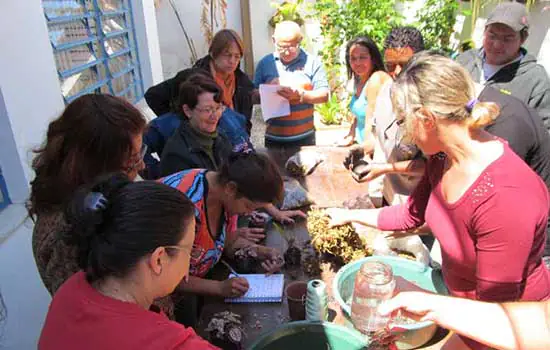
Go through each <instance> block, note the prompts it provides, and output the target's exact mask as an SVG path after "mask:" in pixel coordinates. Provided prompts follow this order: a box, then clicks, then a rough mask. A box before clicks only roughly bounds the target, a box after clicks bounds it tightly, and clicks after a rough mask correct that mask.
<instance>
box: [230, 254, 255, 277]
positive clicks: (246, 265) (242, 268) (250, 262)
mask: <svg viewBox="0 0 550 350" xmlns="http://www.w3.org/2000/svg"><path fill="white" fill-rule="evenodd" d="M257 266H258V261H257V260H256V259H255V258H253V257H251V256H247V257H245V258H238V257H236V258H235V269H236V270H237V272H238V273H243V274H247V273H255V272H256V267H257Z"/></svg>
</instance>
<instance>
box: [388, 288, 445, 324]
mask: <svg viewBox="0 0 550 350" xmlns="http://www.w3.org/2000/svg"><path fill="white" fill-rule="evenodd" d="M437 301H438V298H437V296H436V295H434V294H430V293H424V292H403V293H399V294H397V295H396V296H395V297H394V298H392V299H390V300H388V301H385V302H383V303H382V304H381V305H380V306H379V307H378V312H379V313H380V314H381V315H384V316H386V315H391V314H392V313H394V312H396V311H398V310H401V311H402V312H403V314H404V315H405V316H406V317H409V318H412V319H413V320H416V321H437V313H436V311H435V310H436V308H437Z"/></svg>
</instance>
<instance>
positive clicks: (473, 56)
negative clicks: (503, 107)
mask: <svg viewBox="0 0 550 350" xmlns="http://www.w3.org/2000/svg"><path fill="white" fill-rule="evenodd" d="M521 52H522V54H523V58H522V59H521V60H519V61H516V62H513V63H510V64H509V65H507V66H504V67H502V68H501V69H500V70H499V71H498V72H497V73H495V74H494V75H493V76H492V77H491V78H489V80H488V81H487V82H485V85H488V86H492V87H493V88H495V89H497V90H500V91H501V92H503V93H508V94H511V95H512V96H514V97H516V98H518V99H520V100H522V101H523V102H524V103H525V104H526V105H528V106H529V107H532V108H534V109H535V110H536V111H537V112H538V113H539V115H540V116H541V118H542V120H543V122H544V125H545V127H546V129H547V130H550V79H549V78H548V74H547V72H546V70H545V69H544V67H543V66H541V65H540V64H537V59H536V58H535V57H533V55H530V54H528V53H527V51H526V50H525V49H524V48H521ZM457 61H458V62H459V63H460V64H461V65H462V66H464V68H466V70H467V71H468V72H470V74H471V75H472V78H473V79H474V81H476V82H478V83H479V82H481V74H483V51H482V49H471V50H468V51H466V52H464V53H463V54H461V55H460V56H458V58H457Z"/></svg>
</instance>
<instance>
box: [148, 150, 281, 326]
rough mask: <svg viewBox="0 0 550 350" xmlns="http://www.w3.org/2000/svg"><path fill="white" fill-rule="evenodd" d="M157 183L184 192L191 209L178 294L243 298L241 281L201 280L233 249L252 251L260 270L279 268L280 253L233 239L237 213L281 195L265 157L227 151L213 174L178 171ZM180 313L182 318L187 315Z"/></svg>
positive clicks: (276, 177)
mask: <svg viewBox="0 0 550 350" xmlns="http://www.w3.org/2000/svg"><path fill="white" fill-rule="evenodd" d="M159 181H161V182H162V183H164V184H166V185H168V186H170V187H174V188H177V189H178V190H180V191H181V192H183V193H185V194H186V195H187V197H188V198H189V199H191V202H193V204H194V205H195V221H196V228H195V242H194V243H193V250H192V252H191V266H190V272H191V276H190V278H189V281H184V282H182V284H181V286H180V290H182V291H185V292H190V293H193V294H195V295H197V294H198V295H214V296H220V297H237V296H241V295H243V294H244V293H246V292H247V290H248V283H247V281H246V279H244V278H238V277H234V278H230V279H228V280H225V281H216V280H211V279H207V278H205V277H206V274H207V273H208V272H209V271H210V270H211V269H212V267H213V266H214V265H215V264H216V263H217V262H218V261H219V260H220V258H221V256H222V254H225V255H229V256H232V255H233V253H234V252H235V251H236V250H237V249H239V248H243V247H246V246H252V247H253V248H254V249H255V250H256V252H257V255H258V257H259V258H260V259H262V260H264V261H263V263H262V267H263V268H264V269H265V270H266V271H268V272H273V271H275V270H277V269H279V268H280V266H279V264H278V263H277V260H278V259H277V257H278V256H280V252H278V251H277V250H275V249H273V248H268V247H265V246H262V245H258V244H254V243H251V242H250V241H248V240H246V239H244V238H242V237H239V236H238V234H237V231H236V230H235V228H236V223H237V215H239V214H248V213H250V212H252V211H254V210H256V209H258V208H262V207H264V206H266V205H268V204H271V203H273V202H276V201H278V200H280V199H281V197H282V194H283V180H282V178H281V174H280V173H279V170H278V168H277V166H276V165H275V164H274V163H273V162H272V161H271V160H270V159H269V158H268V157H267V156H265V155H262V154H258V153H252V152H250V153H233V154H232V155H230V156H229V158H228V160H227V161H226V162H225V163H224V164H223V165H222V167H221V168H220V170H219V171H208V170H206V169H191V170H184V171H181V172H178V173H175V174H173V175H170V176H167V177H165V178H162V179H160V180H159ZM177 308H178V306H177V305H176V319H177V320H178V321H180V317H179V316H178V312H177ZM184 309H185V308H184ZM188 309H189V307H188ZM185 314H186V315H185V316H186V317H187V316H188V314H189V313H188V312H186V313H185ZM181 322H182V323H184V324H188V325H193V324H194V322H195V321H194V320H189V319H184V320H181Z"/></svg>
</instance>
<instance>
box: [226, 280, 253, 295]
mask: <svg viewBox="0 0 550 350" xmlns="http://www.w3.org/2000/svg"><path fill="white" fill-rule="evenodd" d="M248 288H249V285H248V281H247V280H246V278H243V277H233V278H229V279H227V280H225V281H222V282H220V296H222V297H225V298H237V297H240V296H243V295H244V294H245V293H246V292H247V291H248Z"/></svg>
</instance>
